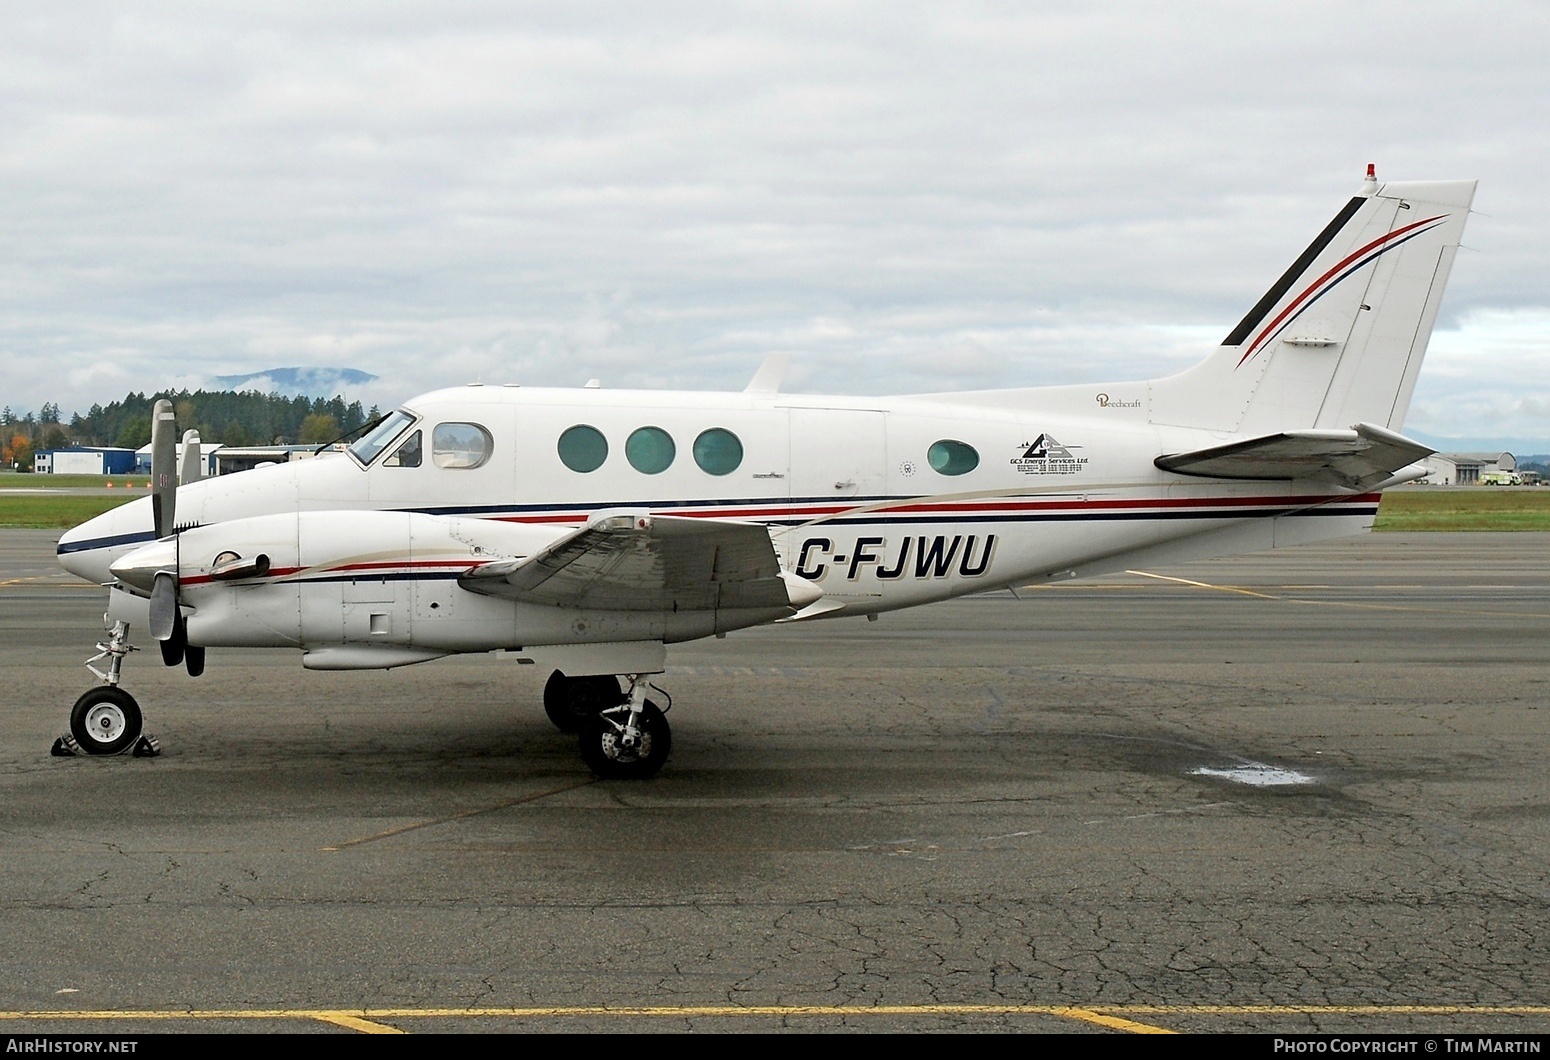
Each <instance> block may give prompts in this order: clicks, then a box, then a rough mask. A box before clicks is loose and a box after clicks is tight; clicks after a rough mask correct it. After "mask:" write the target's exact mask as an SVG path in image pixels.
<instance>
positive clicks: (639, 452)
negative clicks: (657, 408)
mask: <svg viewBox="0 0 1550 1060" xmlns="http://www.w3.org/2000/svg"><path fill="white" fill-rule="evenodd" d="M677 455H678V447H677V446H676V445H674V444H673V436H672V435H670V434H668V433H667V432H666V431H664V430H663V429H662V428H661V427H640V428H637V429H636V430H635V431H634V432H632V433H631V434H630V437H629V438H628V439H627V440H626V441H625V443H624V456H625V459H627V460H628V461H629V462H630V466H631V467H633V468H634V469H635V470H636V471H639V472H640V473H641V474H643V475H660V474H661V473H662V472H664V471H666V470H667V469H668V468H669V467H671V466H672V463H673V457H675V456H677Z"/></svg>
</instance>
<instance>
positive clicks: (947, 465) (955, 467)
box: [926, 438, 980, 475]
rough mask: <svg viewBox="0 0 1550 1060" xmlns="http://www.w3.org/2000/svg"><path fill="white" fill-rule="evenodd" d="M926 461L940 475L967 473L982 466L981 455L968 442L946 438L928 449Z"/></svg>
mask: <svg viewBox="0 0 1550 1060" xmlns="http://www.w3.org/2000/svg"><path fill="white" fill-rule="evenodd" d="M926 462H927V463H929V464H930V465H931V470H932V471H935V472H936V473H937V474H939V475H967V474H968V473H969V472H970V471H973V470H974V469H975V468H977V467H979V466H980V455H979V452H978V451H977V450H976V449H975V448H974V446H972V445H970V444H968V443H967V442H955V441H953V440H952V439H951V438H944V439H942V440H941V441H940V442H934V443H932V446H931V448H930V449H927V450H926Z"/></svg>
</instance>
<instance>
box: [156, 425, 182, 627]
mask: <svg viewBox="0 0 1550 1060" xmlns="http://www.w3.org/2000/svg"><path fill="white" fill-rule="evenodd" d="M176 430H177V427H176V425H175V424H174V422H173V415H172V402H170V401H168V400H167V399H166V398H162V399H160V400H159V401H157V402H156V405H155V407H154V408H153V409H152V410H151V518H152V521H153V523H154V524H155V529H156V537H157V538H158V539H160V538H163V537H166V536H167V535H168V534H170V533H172V531H173V528H174V527H176V526H177V510H176V509H177V498H178V474H177V472H178V469H177V462H178V439H177V435H176V434H175V433H174V432H175V431H176ZM158 639H161V638H158Z"/></svg>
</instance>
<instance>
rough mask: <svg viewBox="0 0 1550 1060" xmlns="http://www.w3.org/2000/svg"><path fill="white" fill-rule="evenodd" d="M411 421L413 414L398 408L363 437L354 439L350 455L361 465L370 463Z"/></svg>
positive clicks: (412, 420)
mask: <svg viewBox="0 0 1550 1060" xmlns="http://www.w3.org/2000/svg"><path fill="white" fill-rule="evenodd" d="M413 422H414V417H413V416H411V415H410V414H409V413H407V412H405V411H404V410H403V409H399V410H398V411H397V412H394V413H393V414H392V415H391V416H389V417H388V418H387V419H385V420H383V421H382V422H381V423H380V424H378V426H377V428H376V429H375V430H373V431H371V432H370V433H369V434H367V435H366V436H365V437H363V438H358V439H356V441H355V443H354V444H353V445H351V446H350V455H351V456H353V457H355V459H357V460H359V461H360V462H361V465H362V466H366V465H368V464H370V463H371V462H372V461H373V460H375V459H377V457H378V456H379V455H380V454H381V453H382V450H384V449H386V448H387V447H388V446H389V445H390V444H392V442H393V439H395V438H397V437H398V436H399V435H400V434H403V433H404V428H406V427H408V426H409V425H410V424H411V423H413Z"/></svg>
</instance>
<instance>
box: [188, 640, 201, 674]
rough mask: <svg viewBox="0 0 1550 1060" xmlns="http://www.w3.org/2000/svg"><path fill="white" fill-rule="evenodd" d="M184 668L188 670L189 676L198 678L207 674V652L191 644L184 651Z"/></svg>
mask: <svg viewBox="0 0 1550 1060" xmlns="http://www.w3.org/2000/svg"><path fill="white" fill-rule="evenodd" d="M183 666H184V668H185V669H187V670H188V676H190V677H198V676H199V675H200V674H202V673H204V672H205V650H204V649H203V648H201V647H200V646H199V645H197V644H189V645H187V646H185V647H184V649H183Z"/></svg>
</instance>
